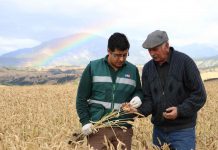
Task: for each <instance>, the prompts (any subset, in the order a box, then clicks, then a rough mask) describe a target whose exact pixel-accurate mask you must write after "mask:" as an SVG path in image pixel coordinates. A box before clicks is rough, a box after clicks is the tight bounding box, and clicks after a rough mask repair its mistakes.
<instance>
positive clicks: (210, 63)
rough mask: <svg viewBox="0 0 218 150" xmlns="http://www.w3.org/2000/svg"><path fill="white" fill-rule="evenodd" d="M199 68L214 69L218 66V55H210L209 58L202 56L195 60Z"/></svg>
mask: <svg viewBox="0 0 218 150" xmlns="http://www.w3.org/2000/svg"><path fill="white" fill-rule="evenodd" d="M195 62H196V64H197V66H198V68H199V69H208V68H210V69H213V68H217V67H218V55H216V56H212V57H208V58H201V59H196V60H195Z"/></svg>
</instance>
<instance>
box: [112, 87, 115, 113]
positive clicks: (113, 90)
mask: <svg viewBox="0 0 218 150" xmlns="http://www.w3.org/2000/svg"><path fill="white" fill-rule="evenodd" d="M114 92H115V83H113V87H112V103H111V109H114Z"/></svg>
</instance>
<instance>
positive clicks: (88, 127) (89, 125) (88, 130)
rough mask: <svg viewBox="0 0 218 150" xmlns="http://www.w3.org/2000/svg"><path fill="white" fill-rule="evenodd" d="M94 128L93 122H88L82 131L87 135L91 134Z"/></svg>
mask: <svg viewBox="0 0 218 150" xmlns="http://www.w3.org/2000/svg"><path fill="white" fill-rule="evenodd" d="M92 128H93V125H92V123H87V124H85V125H84V126H83V127H82V133H83V135H85V136H87V135H89V134H91V133H92Z"/></svg>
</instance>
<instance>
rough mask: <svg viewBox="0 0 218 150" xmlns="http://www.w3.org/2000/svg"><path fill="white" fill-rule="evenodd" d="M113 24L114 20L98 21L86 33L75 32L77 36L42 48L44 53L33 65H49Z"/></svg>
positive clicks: (35, 59)
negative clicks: (50, 46)
mask: <svg viewBox="0 0 218 150" xmlns="http://www.w3.org/2000/svg"><path fill="white" fill-rule="evenodd" d="M112 23H113V24H112ZM113 25H114V20H113V21H111V20H110V21H107V22H103V23H98V24H97V25H93V27H92V28H87V29H85V30H84V33H81V34H75V36H72V37H70V38H68V39H67V40H65V41H64V42H62V43H59V45H56V46H55V47H54V48H44V49H42V52H43V54H41V55H39V56H38V57H37V58H34V61H33V62H34V63H33V64H32V66H34V67H40V66H48V65H49V63H50V62H51V61H52V60H55V58H57V57H59V56H61V55H64V54H65V53H67V52H69V51H70V50H72V48H75V47H77V46H80V45H82V44H83V43H85V42H87V41H89V40H92V39H94V38H95V37H96V36H95V35H98V34H101V33H105V32H106V30H110V29H111V28H112V27H113ZM87 33H95V34H87ZM26 65H30V64H26Z"/></svg>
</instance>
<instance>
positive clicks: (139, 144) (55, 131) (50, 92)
mask: <svg viewBox="0 0 218 150" xmlns="http://www.w3.org/2000/svg"><path fill="white" fill-rule="evenodd" d="M77 86H78V82H72V83H69V84H64V85H34V86H0V150H1V149H2V150H68V149H79V150H80V149H88V148H89V147H88V146H87V145H86V141H85V142H83V143H82V144H79V145H77V146H76V147H74V148H72V146H70V145H69V144H68V141H69V139H70V138H71V136H72V133H78V132H80V130H81V124H80V123H79V119H78V117H77V114H76V110H75V97H76V92H77ZM205 86H206V90H207V93H208V99H207V102H206V104H205V106H204V107H203V108H202V109H201V110H200V111H199V113H198V120H197V122H198V123H197V128H196V129H197V132H196V136H197V141H196V142H197V149H198V150H205V149H210V150H216V149H218V136H217V133H218V119H217V116H218V92H217V89H218V81H213V82H212V81H211V82H206V83H205ZM151 133H152V124H151V123H150V118H140V119H137V120H136V121H135V122H134V136H133V142H132V148H133V150H138V149H144V145H148V149H149V150H150V149H152V143H151ZM163 149H168V148H167V146H165V148H163Z"/></svg>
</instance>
